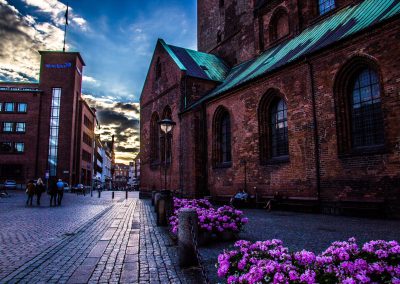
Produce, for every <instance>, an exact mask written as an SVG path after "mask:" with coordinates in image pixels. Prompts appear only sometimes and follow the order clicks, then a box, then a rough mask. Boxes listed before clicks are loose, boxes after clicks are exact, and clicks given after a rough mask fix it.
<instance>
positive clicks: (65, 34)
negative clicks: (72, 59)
mask: <svg viewBox="0 0 400 284" xmlns="http://www.w3.org/2000/svg"><path fill="white" fill-rule="evenodd" d="M67 26H68V2H67V10H66V11H65V25H64V45H63V52H65V39H66V37H67Z"/></svg>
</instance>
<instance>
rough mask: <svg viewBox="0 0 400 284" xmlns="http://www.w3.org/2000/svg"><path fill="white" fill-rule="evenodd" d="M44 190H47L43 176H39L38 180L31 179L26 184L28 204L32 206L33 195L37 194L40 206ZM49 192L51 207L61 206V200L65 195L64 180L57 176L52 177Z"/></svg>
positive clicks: (37, 202) (37, 201)
mask: <svg viewBox="0 0 400 284" xmlns="http://www.w3.org/2000/svg"><path fill="white" fill-rule="evenodd" d="M44 192H46V185H45V184H44V182H43V180H42V179H41V178H38V180H37V181H36V182H35V181H34V180H30V181H29V182H28V183H27V185H26V194H27V195H28V199H27V200H26V205H27V206H32V202H33V197H34V196H35V195H36V204H37V205H38V206H40V199H41V197H42V193H44ZM47 193H48V194H49V195H50V207H52V206H61V201H62V199H63V196H64V182H63V181H62V179H58V180H57V178H51V179H50V180H49V187H48V188H47Z"/></svg>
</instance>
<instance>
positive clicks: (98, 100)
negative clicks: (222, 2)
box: [0, 0, 196, 162]
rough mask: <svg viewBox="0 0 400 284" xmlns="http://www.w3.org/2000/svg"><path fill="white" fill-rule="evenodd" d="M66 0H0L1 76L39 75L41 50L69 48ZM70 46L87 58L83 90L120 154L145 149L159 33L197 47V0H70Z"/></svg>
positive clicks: (32, 78) (29, 77) (125, 155)
mask: <svg viewBox="0 0 400 284" xmlns="http://www.w3.org/2000/svg"><path fill="white" fill-rule="evenodd" d="M66 4H67V1H64V0H63V1H57V0H0V81H32V82H34V81H37V80H38V72H39V60H40V58H39V54H38V53H37V50H62V44H63V36H64V14H65V10H66ZM69 6H70V9H69V26H68V33H67V50H68V51H79V52H80V53H81V55H82V57H83V58H84V60H85V63H86V65H87V66H86V67H85V69H84V77H83V79H84V82H83V89H82V92H83V94H84V95H85V97H86V99H87V100H88V101H89V103H90V104H91V105H92V106H94V107H96V108H97V109H98V118H99V121H100V124H101V128H100V133H101V134H102V139H104V140H107V139H108V138H109V136H110V135H112V134H115V135H116V138H117V143H118V144H117V149H116V156H117V160H118V161H119V162H128V161H129V160H130V159H132V157H133V156H135V154H136V153H137V151H138V149H139V137H138V133H139V121H138V119H139V106H138V101H139V96H140V92H141V89H142V87H143V83H144V79H145V76H146V73H147V69H148V66H149V63H150V59H151V55H152V52H153V49H154V46H155V44H156V40H157V38H163V39H164V40H165V41H166V42H167V43H171V44H174V45H180V46H184V47H187V48H193V49H195V48H196V0H186V1H182V0H120V1H113V0H102V1H99V0H96V1H95V0H84V1H82V0H73V1H69Z"/></svg>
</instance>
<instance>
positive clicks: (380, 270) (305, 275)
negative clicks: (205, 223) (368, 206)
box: [217, 238, 400, 284]
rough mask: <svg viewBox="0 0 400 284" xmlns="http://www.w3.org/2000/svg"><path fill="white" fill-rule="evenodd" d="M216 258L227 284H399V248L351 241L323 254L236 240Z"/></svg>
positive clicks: (277, 242)
mask: <svg viewBox="0 0 400 284" xmlns="http://www.w3.org/2000/svg"><path fill="white" fill-rule="evenodd" d="M234 246H235V250H231V251H225V252H224V253H222V254H220V255H219V256H218V264H217V267H218V276H219V277H224V278H226V279H227V282H228V283H231V284H233V283H249V284H252V283H343V284H356V283H357V284H358V283H395V284H400V245H399V244H398V242H396V241H390V242H387V241H381V240H378V241H370V242H368V243H365V244H364V245H363V246H362V248H359V246H358V245H357V244H356V241H355V239H354V238H351V239H349V240H348V241H347V242H334V243H332V245H331V246H330V247H329V248H327V249H326V250H325V251H324V252H323V253H321V254H319V255H315V254H314V253H313V252H309V251H305V250H302V251H300V252H294V253H291V252H289V250H288V248H286V247H284V246H283V242H282V241H281V240H268V241H264V242H261V241H259V242H255V243H251V242H248V241H243V240H242V241H237V242H236V243H235V245H234Z"/></svg>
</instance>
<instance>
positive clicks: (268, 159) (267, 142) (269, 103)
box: [257, 88, 290, 165]
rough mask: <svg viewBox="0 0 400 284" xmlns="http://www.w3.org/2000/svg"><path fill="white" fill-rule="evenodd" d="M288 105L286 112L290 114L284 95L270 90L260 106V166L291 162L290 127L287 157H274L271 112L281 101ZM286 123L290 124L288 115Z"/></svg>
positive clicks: (275, 90)
mask: <svg viewBox="0 0 400 284" xmlns="http://www.w3.org/2000/svg"><path fill="white" fill-rule="evenodd" d="M281 100H282V101H283V102H284V103H285V104H286V112H288V104H287V101H286V99H285V97H284V95H283V94H282V93H281V92H280V91H279V90H277V89H273V88H271V89H269V90H268V91H267V92H266V93H265V94H264V95H263V96H262V97H261V100H260V102H259V104H258V110H257V114H258V127H259V155H260V164H261V165H268V164H277V163H287V162H289V161H290V151H289V150H290V149H289V141H290V137H289V126H288V131H287V155H280V156H273V155H272V134H271V110H272V108H273V107H274V106H275V105H276V104H277V103H278V102H280V101H281ZM286 123H287V124H289V119H288V116H287V115H286Z"/></svg>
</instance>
